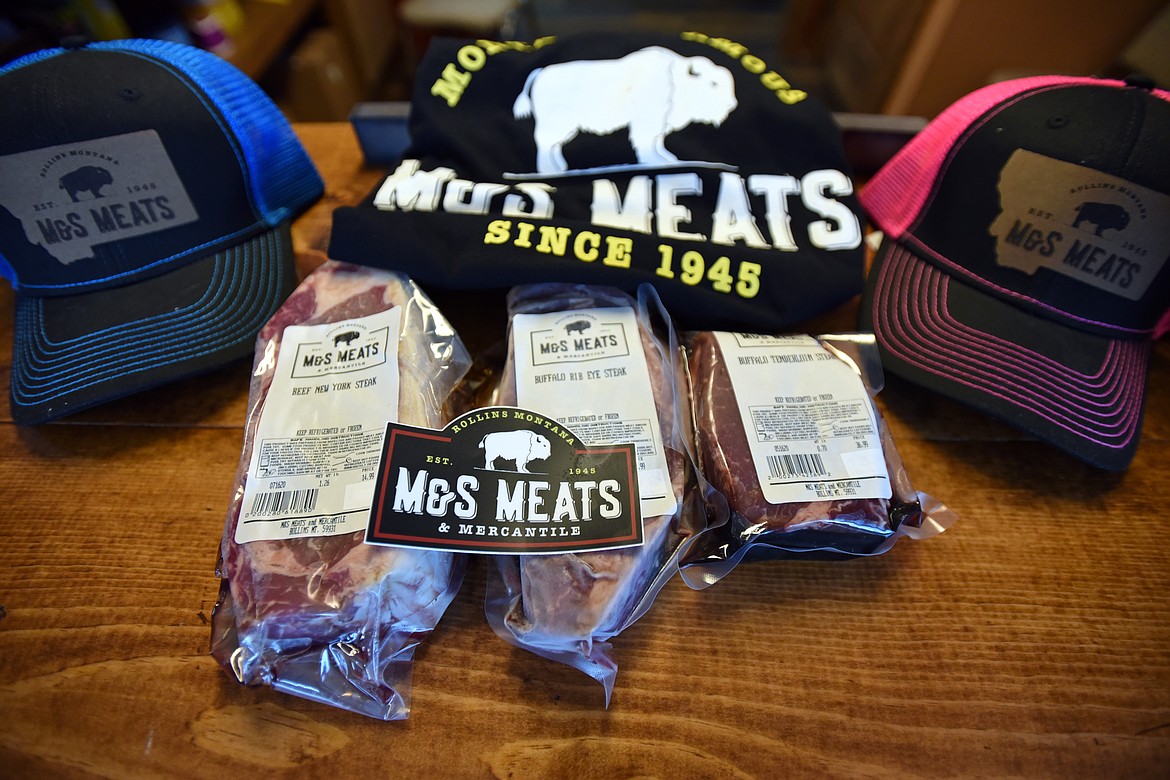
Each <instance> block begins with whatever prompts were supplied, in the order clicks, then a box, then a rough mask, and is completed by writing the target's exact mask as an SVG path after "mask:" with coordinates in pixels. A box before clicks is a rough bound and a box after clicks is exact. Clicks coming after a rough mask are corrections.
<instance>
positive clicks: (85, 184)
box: [58, 165, 114, 203]
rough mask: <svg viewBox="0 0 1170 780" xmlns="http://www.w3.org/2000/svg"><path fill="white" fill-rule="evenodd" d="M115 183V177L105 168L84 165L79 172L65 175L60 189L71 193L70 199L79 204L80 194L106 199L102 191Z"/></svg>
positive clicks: (61, 180) (59, 185)
mask: <svg viewBox="0 0 1170 780" xmlns="http://www.w3.org/2000/svg"><path fill="white" fill-rule="evenodd" d="M113 183H114V177H113V176H111V175H110V172H109V171H108V170H106V169H105V168H101V167H99V166H97V165H83V166H82V167H80V168H78V169H77V170H74V171H70V172H69V173H66V174H65V175H63V176H62V177H61V179H60V182H59V184H58V187H59V189H63V190H65V191H66V192H67V193H69V197H70V199H71V200H72V201H73V202H74V203H77V202H78V200H79V199H78V197H77V194H78V193H79V192H88V193H89V197H90V198H91V199H93V198H101V197H104V196H103V195H102V191H101V190H102V187H105V186H108V185H110V184H113Z"/></svg>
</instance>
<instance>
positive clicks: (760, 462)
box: [683, 332, 955, 588]
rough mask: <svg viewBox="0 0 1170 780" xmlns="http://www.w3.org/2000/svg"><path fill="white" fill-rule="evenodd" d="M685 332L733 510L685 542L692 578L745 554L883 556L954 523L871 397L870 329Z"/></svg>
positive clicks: (711, 470)
mask: <svg viewBox="0 0 1170 780" xmlns="http://www.w3.org/2000/svg"><path fill="white" fill-rule="evenodd" d="M686 342H687V351H688V353H689V364H690V375H691V385H692V393H693V409H694V415H695V429H696V434H697V450H698V456H699V462H700V467H701V470H702V472H703V474H704V476H705V477H706V479H707V480H709V481H710V483H711V485H712V487H714V488H715V489H716V491H718V494H719V495H720V496H721V497H722V500H725V501H726V503H727V510H728V518H729V519H728V521H727V522H726V523H725V524H722V525H720V527H718V528H715V527H713V528H712V529H711V530H710V531H708V532H707V533H706V534H705V535H704V537H703V538H702V539H700V540H697V541H696V543H695V544H694V545H692V546H691V548H690V549H689V550H688V553H687V561H686V563H685V564H684V567H683V579H684V580H685V581H686V582H687V583H688V584H689V585H691V586H692V587H696V588H701V587H706V586H708V585H711V584H713V583H714V582H717V581H718V580H719V579H720V578H722V577H723V576H725V575H726V574H727V573H728V572H729V571H730V570H731V569H732V568H734V567H735V565H736V564H738V563H739V562H741V561H742V560H744V559H749V560H750V559H766V558H796V557H804V558H808V557H820V558H825V557H829V558H838V557H849V556H861V555H877V554H880V553H884V552H885V551H887V550H888V549H890V547H891V546H893V544H894V543H895V542H896V541H897V540H898V539H899V538H901V537H903V536H908V537H911V538H925V537H927V536H932V535H934V534H936V533H939V532H941V531H942V530H945V528H947V527H948V526H949V525H950V524H951V523H952V522H954V519H955V518H954V516H953V514H952V513H951V512H950V510H948V509H947V508H946V507H944V506H943V505H941V504H940V503H939V502H937V501H936V500H934V499H933V498H931V497H930V496H929V495H926V494H924V493H919V492H916V491H915V490H914V488H913V486H912V485H911V483H910V479H909V477H908V475H907V473H906V469H905V468H904V466H903V463H902V460H901V458H900V457H899V455H898V451H897V449H896V447H895V446H894V441H893V438H892V437H891V435H890V431H889V428H888V427H887V426H886V423H885V420H884V419H883V418H882V416H881V413H880V412H879V411H878V409H877V406H876V405H875V404H874V403H873V399H872V394H874V393H876V392H877V391H878V390H880V388H881V381H882V380H881V367H880V363H879V360H878V357H877V351H876V349H875V348H874V344H873V340H872V336H868V335H867V334H842V335H839V336H823V337H820V338H818V339H814V338H812V337H809V336H784V337H768V336H758V335H753V334H733V333H714V332H699V333H692V334H687V338H686ZM729 350H730V351H731V352H730V354H728V351H729ZM825 364H827V365H825ZM814 377H815V378H814ZM749 434H750V435H749Z"/></svg>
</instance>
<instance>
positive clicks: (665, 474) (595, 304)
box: [486, 284, 706, 704]
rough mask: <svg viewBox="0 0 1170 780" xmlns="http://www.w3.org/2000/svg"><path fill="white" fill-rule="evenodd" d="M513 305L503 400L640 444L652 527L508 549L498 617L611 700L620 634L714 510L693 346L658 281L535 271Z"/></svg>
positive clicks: (645, 513) (637, 470) (510, 632)
mask: <svg viewBox="0 0 1170 780" xmlns="http://www.w3.org/2000/svg"><path fill="white" fill-rule="evenodd" d="M508 311H509V317H510V321H509V349H508V357H507V362H506V365H505V368H504V371H503V374H502V377H501V380H500V384H499V386H498V387H497V390H496V398H495V400H496V403H498V404H501V405H517V406H519V407H522V408H525V409H531V410H534V411H535V412H539V413H542V414H543V415H544V416H546V417H548V418H551V419H555V421H556V424H557V426H563V427H565V428H568V429H570V430H571V431H572V432H573V434H574V435H575V436H576V437H579V440H580V442H581V443H582V444H583V445H586V446H589V447H604V446H605V445H610V444H617V443H624V444H626V446H630V445H632V450H633V451H636V460H634V461H633V462H631V464H630V471H631V472H633V481H634V482H635V483H636V484H635V485H634V486H632V487H636V488H637V490H638V496H639V501H638V504H637V507H638V508H639V509H640V515H641V518H640V523H639V525H640V526H641V528H640V531H641V540H640V541H639V542H638V543H637V544H633V545H627V546H624V547H621V548H617V549H602V550H594V551H586V552H556V553H552V554H538V553H528V554H521V555H507V556H497V557H496V558H495V560H496V564H497V569H498V573H499V577H498V578H490V579H489V582H488V593H487V603H486V609H487V616H488V621H489V622H490V623H491V625H492V628H493V629H494V630H495V631H496V633H497V634H498V635H499V636H500V637H501V638H503V639H505V640H506V641H508V642H510V643H512V644H514V645H516V646H518V647H521V648H524V649H526V650H530V651H532V652H534V653H536V654H538V655H541V656H543V657H545V658H550V659H552V660H556V661H560V662H562V663H566V664H569V665H570V666H573V667H574V668H577V669H580V670H581V671H583V672H585V673H586V674H589V675H590V676H592V677H593V678H594V679H596V680H598V681H599V682H601V683H602V685H603V686H604V687H605V695H606V702H607V704H608V702H609V698H610V695H611V693H612V689H613V682H614V677H615V676H616V674H617V666H616V664H615V662H614V660H613V657H612V653H611V646H610V644H609V641H608V640H610V639H611V638H612V637H613V636H615V635H617V634H618V633H620V632H621V631H623V630H624V629H625V628H627V627H628V626H630V625H631V624H632V623H634V621H636V620H637V619H638V618H639V617H641V616H642V615H643V614H644V613H645V612H646V611H647V610H648V609H649V608H650V606H651V604H652V603H653V601H654V598H655V596H656V595H657V593H658V591H659V590H660V589H661V588H662V586H663V585H664V584H665V583H666V582H667V581H668V580H669V579H670V578H671V577H672V576H673V574H674V573H675V571H677V558H678V555H679V554H680V551H681V549H682V548H683V546H684V542H685V541H687V540H688V539H691V538H693V537H694V535H695V534H696V533H697V532H698V531H700V530H701V529H702V528H703V526H704V524H705V522H706V517H705V514H704V508H703V501H702V498H701V494H700V493H699V488H698V484H697V482H696V468H695V464H694V460H693V455H692V452H691V448H690V439H691V431H690V424H689V411H688V409H687V400H686V376H685V365H684V363H683V359H682V353H681V350H680V349H679V347H678V342H677V338H676V336H675V334H674V330H673V328H672V326H671V323H670V320H669V317H668V316H667V315H666V313H665V311H664V310H663V309H662V308H661V304H660V301H659V300H658V298H657V295H656V294H655V293H654V290H653V288H651V287H649V286H646V287H644V288H642V290H640V291H639V293H638V296H637V297H636V298H635V297H633V296H630V295H628V294H626V293H623V292H621V291H620V290H616V289H613V288H605V287H596V286H588V285H571V284H545V285H524V286H520V287H517V288H515V289H513V290H512V291H511V292H510V293H509V295H508ZM544 454H546V453H542V454H541V456H543V455H544ZM572 470H573V471H578V472H587V474H592V472H593V469H592V468H584V469H581V468H575V469H572ZM548 478H549V479H550V480H551V479H553V478H554V476H553V475H549V477H548ZM594 479H596V477H594ZM582 484H585V483H582V482H580V481H578V482H577V483H576V485H575V486H580V485H582ZM595 495H596V493H595ZM603 498H604V496H602V497H601V498H599V499H595V500H594V504H595V505H596V504H598V503H599V502H600V500H603ZM594 511H596V509H595V510H594ZM601 511H602V512H603V513H604V508H603V507H602V509H601ZM576 519H579V520H582V521H584V522H596V521H594V520H590V519H589V518H587V517H579V518H576Z"/></svg>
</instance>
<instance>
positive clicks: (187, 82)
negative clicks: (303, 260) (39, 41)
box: [0, 40, 323, 424]
mask: <svg viewBox="0 0 1170 780" xmlns="http://www.w3.org/2000/svg"><path fill="white" fill-rule="evenodd" d="M0 104H3V106H4V110H3V111H0V272H2V273H3V275H4V276H5V277H6V278H8V279H9V281H11V283H12V286H13V288H14V289H15V291H16V320H15V330H14V345H13V358H12V381H11V405H12V416H13V419H14V420H15V421H16V422H18V423H22V424H31V423H41V422H45V421H48V420H52V419H55V418H58V417H61V416H63V415H67V414H70V413H72V412H75V411H77V410H80V409H84V408H87V407H90V406H94V405H96V404H100V403H102V402H105V401H108V400H111V399H113V398H117V397H120V396H124V395H127V394H130V393H134V392H137V391H139V390H142V389H145V388H148V387H152V386H156V385H160V384H163V383H165V382H169V381H172V380H175V379H179V378H181V377H185V376H189V375H192V374H196V373H199V372H202V371H205V370H207V369H210V368H212V367H215V366H218V365H220V364H223V363H225V362H227V361H229V360H231V359H234V358H237V357H241V356H245V355H250V354H251V352H252V348H253V346H254V342H255V336H256V333H257V331H258V330H259V329H260V327H261V326H262V325H263V324H264V323H265V322H266V321H267V319H268V318H269V317H270V316H271V314H272V312H273V311H275V309H276V308H277V307H278V306H279V305H280V303H282V302H283V301H284V299H285V297H287V295H288V293H289V292H291V290H292V289H293V288H294V287H295V285H296V281H297V279H296V267H295V255H294V253H293V248H292V241H291V237H290V233H289V223H290V221H291V219H292V218H293V217H294V216H295V215H296V214H297V213H299V212H300V211H302V210H304V209H305V208H307V207H308V206H309V205H310V204H311V203H312V202H313V201H315V200H316V199H317V198H318V197H319V196H320V195H321V192H322V191H323V184H322V182H321V179H320V177H319V176H318V174H317V171H316V169H315V168H314V167H313V164H312V162H311V161H310V160H309V158H308V156H307V155H306V154H305V151H304V149H303V148H302V147H301V145H300V142H299V141H298V140H297V138H296V136H295V134H294V133H293V131H292V128H291V126H290V125H289V124H288V121H287V120H286V119H285V118H284V116H283V115H282V114H281V113H280V111H279V109H277V107H276V106H275V104H273V102H272V101H271V100H270V99H269V98H268V97H267V96H266V95H265V94H264V93H263V92H262V91H261V89H260V88H259V87H258V86H257V85H256V84H255V83H254V82H252V81H251V80H250V79H249V78H248V77H247V76H245V75H244V74H243V73H241V72H240V71H239V70H237V69H236V68H235V67H234V66H232V65H230V64H228V63H227V62H226V61H224V60H222V59H220V58H219V57H217V56H215V55H213V54H210V53H208V52H205V51H203V50H200V49H197V48H194V47H190V46H184V45H182V44H175V43H169V42H162V41H144V40H123V41H114V42H104V43H94V44H90V45H84V46H78V47H75V48H57V49H49V50H45V51H41V52H37V53H34V54H31V55H28V56H26V57H23V58H21V59H19V60H17V61H15V62H13V63H11V64H9V65H7V66H5V67H4V68H0Z"/></svg>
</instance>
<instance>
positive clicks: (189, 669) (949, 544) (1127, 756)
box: [0, 124, 1170, 778]
mask: <svg viewBox="0 0 1170 780" xmlns="http://www.w3.org/2000/svg"><path fill="white" fill-rule="evenodd" d="M298 131H299V132H300V133H301V135H302V137H303V139H304V141H305V143H306V145H307V147H308V149H309V152H310V154H311V155H312V157H313V158H314V160H315V161H316V162H317V164H318V166H319V168H320V169H321V172H322V174H323V175H324V177H325V179H326V182H327V194H326V196H325V198H324V199H323V200H322V201H321V202H320V203H318V204H317V205H316V206H315V207H314V208H313V210H312V211H311V212H309V213H308V214H307V215H305V216H304V217H303V218H302V219H300V220H299V222H298V223H297V225H296V230H295V239H296V244H297V248H298V252H299V260H300V263H301V266H302V268H301V270H302V271H303V272H304V271H307V270H309V269H310V268H312V267H314V266H315V265H316V264H318V263H319V262H321V261H322V259H323V258H324V248H325V247H326V246H327V241H328V234H329V229H330V213H331V211H332V209H333V208H334V207H335V206H337V205H340V204H344V203H352V202H354V201H356V200H357V199H359V198H360V197H361V196H362V195H363V194H365V193H366V191H367V190H368V189H369V188H370V187H371V186H373V184H374V183H375V182H376V181H377V180H378V171H376V170H372V169H366V168H363V167H362V163H361V154H360V152H359V150H358V147H357V144H356V142H355V141H354V138H353V135H352V132H351V130H350V128H349V127H348V126H347V125H341V124H338V125H302V126H300V127H298ZM436 299H437V300H438V301H439V303H440V305H442V306H444V308H445V310H446V313H447V315H448V316H449V317H450V318H451V319H452V320H453V321H454V322H455V324H456V326H462V325H470V324H472V323H469V320H470V319H471V318H473V317H477V316H481V313H480V312H478V311H477V310H476V309H475V307H472V306H463V305H461V301H462V302H466V301H467V300H468V299H467V298H461V297H460V296H438V295H437V296H436ZM500 310H501V311H502V308H501V309H500ZM833 316H838V317H841V318H842V322H841V324H840V327H849V326H850V324H849V323H848V322H846V321H845V320H844V319H843V318H844V317H845V316H846V312H840V313H834V315H833ZM11 320H12V293H11V289H10V288H9V287H7V286H6V285H5V286H4V287H3V289H2V291H0V376H2V377H3V379H2V380H0V382H3V383H4V386H3V387H0V391H2V392H3V395H5V396H6V395H7V382H8V369H9V365H10V362H11V342H12V330H11V327H12V326H11ZM465 330H466V332H465V338H466V340H467V341H468V343H469V345H470V346H472V347H473V348H480V347H483V346H485V345H490V343H491V342H492V341H493V340H497V339H499V338H502V334H503V323H502V322H499V323H498V326H497V327H495V328H494V329H493V327H492V326H488V327H483V326H482V325H481V326H480V327H478V328H471V329H465ZM247 384H248V365H246V364H245V363H242V362H241V363H239V364H236V365H231V366H228V367H225V368H223V369H221V370H218V371H215V372H214V373H212V374H210V375H209V376H204V377H201V378H198V379H193V380H190V381H186V382H179V383H177V384H174V385H171V386H168V387H166V388H163V389H159V390H156V391H151V392H146V393H142V394H140V395H138V396H135V397H133V398H129V399H125V400H123V401H119V402H115V403H111V404H108V405H106V406H104V407H101V408H98V409H94V410H90V411H88V412H85V413H81V414H78V415H76V416H74V417H72V418H68V419H66V420H63V421H60V422H57V423H54V424H49V425H43V426H39V427H33V428H18V427H16V426H14V425H13V424H12V423H11V419H10V418H9V417H7V405H6V404H4V407H5V409H4V414H5V417H4V418H3V420H2V421H0V506H2V507H3V509H2V510H0V511H2V517H3V521H2V522H3V526H4V530H3V533H2V534H0V604H2V605H3V609H2V611H0V775H4V776H6V777H15V776H20V777H48V776H53V777H67V778H68V777H95V776H100V777H138V776H152V777H208V778H225V777H250V776H258V773H259V775H263V776H269V775H271V776H290V777H292V776H295V777H307V776H312V777H330V778H348V777H365V776H378V777H419V778H423V777H500V778H504V777H512V778H528V777H536V778H546V777H566V776H572V777H597V778H609V777H651V776H653V777H662V778H684V777H685V778H702V777H718V778H731V777H738V778H746V777H759V778H764V777H800V776H817V777H826V776H830V777H831V776H837V777H858V776H865V777H899V778H901V777H914V776H922V777H945V776H955V775H960V776H972V775H978V776H997V777H1003V776H1012V777H1054V778H1068V777H1125V778H1136V777H1166V776H1167V774H1168V773H1170V515H1168V511H1170V481H1168V480H1167V470H1166V466H1165V464H1166V463H1167V462H1170V399H1168V398H1167V393H1166V387H1167V386H1170V345H1167V344H1165V343H1163V344H1160V345H1159V346H1158V348H1157V354H1156V355H1155V358H1154V361H1153V366H1152V374H1151V378H1150V384H1151V387H1152V388H1153V390H1152V393H1151V396H1150V399H1149V403H1148V408H1147V411H1146V421H1145V431H1144V437H1143V441H1142V444H1141V448H1140V449H1139V451H1138V454H1137V458H1136V460H1135V461H1134V463H1133V465H1132V466H1131V467H1130V469H1129V470H1128V471H1127V472H1126V473H1124V474H1121V475H1115V474H1108V473H1104V472H1099V471H1096V470H1094V469H1092V468H1089V467H1087V466H1084V465H1081V464H1080V463H1078V462H1075V461H1073V460H1071V459H1069V458H1067V457H1066V456H1064V455H1062V454H1060V453H1059V452H1057V451H1055V450H1054V449H1052V448H1050V447H1048V446H1046V445H1042V444H1039V443H1037V442H1035V441H1032V440H1030V439H1029V438H1028V437H1026V436H1024V435H1022V434H1019V433H1017V432H1015V431H1014V430H1012V429H1008V428H1006V427H1004V426H1000V425H997V424H995V423H993V422H992V421H990V420H988V419H986V418H984V417H982V416H979V415H977V414H975V413H972V412H970V411H967V410H965V409H963V408H961V407H959V406H958V405H956V404H953V403H950V402H948V401H946V400H944V399H942V398H939V397H936V396H934V395H931V394H929V393H927V392H925V391H923V390H920V389H918V388H916V387H914V386H911V385H909V384H906V383H904V382H899V381H897V380H896V379H890V381H889V382H888V385H887V387H886V390H885V391H884V392H883V393H882V395H881V396H879V403H880V405H881V407H882V409H883V411H884V412H885V413H886V415H887V417H888V419H889V422H890V425H891V428H892V430H893V433H894V436H895V438H896V440H897V442H898V444H899V445H900V450H901V453H902V456H903V459H904V461H905V463H906V465H907V468H908V470H909V472H910V476H911V478H912V480H913V481H914V483H915V485H916V487H918V488H919V489H920V490H924V491H926V492H928V493H931V494H932V495H934V496H936V497H938V498H940V499H942V500H943V501H945V502H947V503H948V504H949V505H950V506H951V507H953V508H954V510H955V511H956V512H957V513H958V515H959V517H960V520H959V522H958V524H957V525H956V526H955V527H953V528H952V529H951V530H949V531H948V532H947V533H945V534H943V535H942V536H939V537H936V538H934V539H930V540H927V541H923V542H910V541H902V542H901V543H899V544H898V545H897V546H896V547H895V548H894V549H893V550H892V551H891V552H890V553H889V554H887V555H885V556H882V557H880V558H874V559H867V560H857V561H850V562H843V563H842V562H796V563H784V564H779V563H777V564H755V565H752V566H741V567H740V568H739V569H737V570H736V571H735V572H733V574H732V575H731V576H730V577H729V578H728V579H726V580H724V581H723V582H721V583H719V584H718V585H716V586H715V587H713V588H711V589H709V590H706V591H703V592H696V591H691V590H689V589H688V588H687V587H685V586H684V585H683V584H682V582H680V581H679V580H677V579H676V580H674V581H673V582H671V583H670V584H669V585H668V586H667V587H666V588H665V590H663V592H662V593H661V595H660V596H659V597H658V600H657V602H656V603H655V605H654V608H653V609H652V610H651V611H650V613H649V614H648V615H646V616H645V617H644V618H643V619H642V620H641V621H640V622H639V623H638V624H636V625H635V626H634V627H632V628H631V629H629V630H627V631H626V632H624V633H623V634H622V635H620V636H619V637H617V639H616V640H615V647H616V655H617V660H618V664H619V673H618V678H617V684H616V689H615V693H614V698H613V703H612V705H611V706H610V707H609V709H608V710H607V709H605V708H604V707H603V704H602V690H601V687H600V686H599V685H598V684H597V683H595V682H593V681H592V680H590V679H588V678H586V677H585V676H584V675H582V674H580V673H578V672H575V671H573V670H572V669H569V668H567V667H564V666H560V665H557V664H553V663H550V662H547V661H544V660H542V659H540V658H537V657H536V656H534V655H530V654H528V653H525V652H522V651H520V650H516V649H514V648H512V647H511V646H509V645H506V644H504V643H503V642H502V641H500V640H499V639H497V638H496V636H495V635H494V634H493V633H492V631H491V629H490V628H489V627H488V625H487V623H486V621H485V619H484V614H483V598H484V588H485V581H486V578H485V572H486V570H485V568H484V563H485V562H484V561H483V560H482V559H475V560H474V561H473V565H472V567H471V570H470V572H469V574H468V577H467V579H466V581H465V583H464V587H463V589H462V591H461V592H460V593H459V595H458V596H457V597H456V599H455V601H454V603H453V604H452V606H451V608H450V609H449V610H448V612H447V614H446V616H445V618H444V619H443V621H442V623H441V625H440V626H439V628H438V630H437V631H435V632H434V633H433V634H432V635H431V637H430V639H429V641H428V642H427V643H426V645H425V646H424V647H423V648H422V649H421V650H420V651H419V652H418V654H417V655H416V659H415V672H414V701H413V712H412V714H411V716H410V719H409V720H407V721H405V722H396V723H383V722H380V721H375V720H371V719H367V718H364V717H362V716H359V715H354V714H350V713H347V712H342V711H339V710H335V709H331V708H329V707H326V706H323V705H318V704H315V703H312V702H309V701H305V700H301V699H298V698H293V697H290V696H286V695H282V694H278V693H274V692H273V691H271V690H269V689H249V688H244V687H242V686H240V685H238V684H237V683H236V682H235V681H234V680H232V679H229V677H228V676H227V675H226V674H225V673H224V672H223V671H222V670H221V669H220V668H219V667H218V666H217V665H216V664H215V662H214V661H213V660H212V658H211V657H210V656H209V655H208V639H209V630H210V629H209V624H208V621H209V618H210V615H211V611H212V607H213V605H214V603H215V598H216V593H217V589H218V586H219V583H218V581H217V579H216V577H215V575H214V571H213V570H214V567H215V559H216V551H217V546H218V544H219V539H220V534H221V532H222V529H223V519H224V512H225V510H226V507H227V503H228V494H229V490H230V486H231V482H232V475H233V471H234V469H235V467H236V462H237V460H238V458H239V454H240V448H241V444H242V436H243V420H244V408H245V400H246V395H247Z"/></svg>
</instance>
